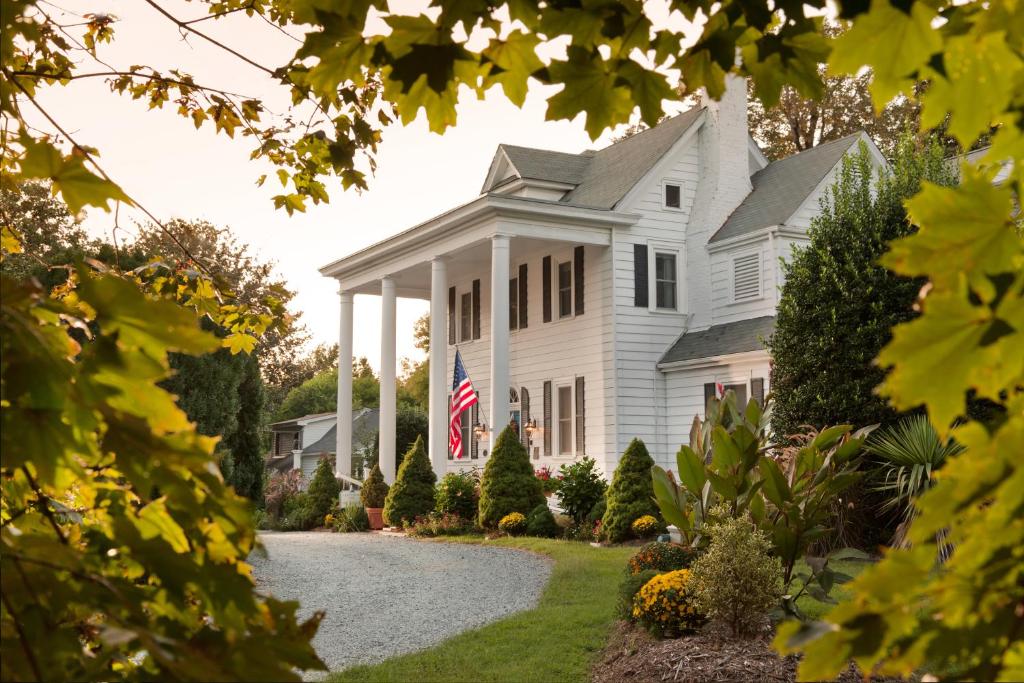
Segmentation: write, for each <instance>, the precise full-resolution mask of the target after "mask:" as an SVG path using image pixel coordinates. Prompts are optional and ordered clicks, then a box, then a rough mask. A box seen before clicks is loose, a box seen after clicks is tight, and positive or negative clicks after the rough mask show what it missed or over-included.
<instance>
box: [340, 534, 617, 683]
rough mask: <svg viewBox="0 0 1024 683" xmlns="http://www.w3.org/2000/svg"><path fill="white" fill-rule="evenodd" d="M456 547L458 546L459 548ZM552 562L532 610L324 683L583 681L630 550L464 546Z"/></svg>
mask: <svg viewBox="0 0 1024 683" xmlns="http://www.w3.org/2000/svg"><path fill="white" fill-rule="evenodd" d="M460 542H461V541H460ZM468 542H472V543H486V544H487V545H493V546H498V547H506V548H519V549H522V550H528V551H532V552H536V553H541V554H543V555H546V556H548V557H550V558H551V559H552V560H554V567H553V568H552V571H551V579H550V580H549V581H548V585H547V587H546V588H545V589H544V593H543V594H542V595H541V598H540V603H539V604H538V605H537V607H536V608H535V609H532V610H528V611H526V612H520V613H518V614H514V615H512V616H510V617H507V618H505V619H502V620H500V621H496V622H494V623H492V624H488V625H487V626H483V627H481V628H478V629H474V630H472V631H467V632H465V633H460V634H459V635H456V636H454V637H452V638H449V639H448V640H446V641H444V642H442V643H440V644H439V645H437V646H435V647H432V648H430V649H428V650H423V651H421V652H415V653H411V654H407V655H403V656H400V657H395V658H393V659H389V660H387V661H385V662H381V663H380V664H376V665H372V666H357V667H353V668H350V669H345V670H344V671H339V672H336V673H333V674H331V675H330V677H329V678H328V679H327V680H328V681H334V682H336V683H337V682H343V681H524V682H525V681H585V680H588V679H589V672H590V666H591V664H592V663H593V660H594V658H595V657H596V656H597V654H598V652H599V651H600V650H601V649H602V648H603V647H604V645H605V642H606V641H607V639H608V634H609V630H610V629H611V627H612V624H613V622H614V621H615V614H614V612H615V609H614V607H615V600H616V597H617V590H618V585H619V582H620V581H621V580H622V575H623V571H624V570H625V566H626V560H627V559H629V557H630V555H632V554H633V553H634V552H636V548H629V547H623V548H593V547H591V546H589V545H587V544H583V543H574V542H571V541H553V540H547V539H540V538H503V539H499V540H494V541H483V540H482V539H472V540H468Z"/></svg>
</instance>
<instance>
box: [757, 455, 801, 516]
mask: <svg viewBox="0 0 1024 683" xmlns="http://www.w3.org/2000/svg"><path fill="white" fill-rule="evenodd" d="M758 469H759V470H760V472H761V477H762V478H763V481H764V495H765V496H767V497H768V500H770V501H771V502H772V503H773V504H774V505H775V507H777V508H782V507H784V506H785V504H786V503H788V502H789V501H791V500H793V492H792V491H790V489H789V483H788V482H787V481H786V477H785V475H784V474H782V470H780V469H779V465H778V463H776V462H775V461H774V460H772V459H771V458H769V457H767V456H764V455H762V456H761V459H760V461H758Z"/></svg>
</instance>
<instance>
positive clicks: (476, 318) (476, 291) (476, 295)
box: [473, 280, 480, 339]
mask: <svg viewBox="0 0 1024 683" xmlns="http://www.w3.org/2000/svg"><path fill="white" fill-rule="evenodd" d="M479 338H480V281H479V280H473V339H479Z"/></svg>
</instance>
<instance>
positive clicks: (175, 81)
mask: <svg viewBox="0 0 1024 683" xmlns="http://www.w3.org/2000/svg"><path fill="white" fill-rule="evenodd" d="M10 73H11V74H12V75H14V76H22V77H29V78H38V79H50V78H52V79H54V80H61V81H77V80H80V79H82V78H100V77H103V76H131V77H132V78H144V79H146V80H150V81H157V82H158V83H167V84H169V85H180V86H184V87H186V88H194V89H196V90H206V91H209V92H215V93H217V94H218V95H224V96H225V97H240V98H242V99H246V100H254V99H256V98H255V97H250V96H248V95H243V94H242V93H237V92H232V91H230V90H221V89H220V88H214V87H212V86H209V85H201V84H199V83H195V82H190V81H183V80H181V79H180V78H170V77H167V76H160V75H159V74H147V73H143V72H141V71H119V70H117V69H112V70H111V71H91V72H89V73H84V74H71V73H68V74H51V73H46V72H40V71H12V72H10Z"/></svg>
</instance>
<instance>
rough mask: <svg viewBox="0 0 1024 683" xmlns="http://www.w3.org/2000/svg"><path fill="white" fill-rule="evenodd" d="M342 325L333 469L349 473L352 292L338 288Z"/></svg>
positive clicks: (347, 474)
mask: <svg viewBox="0 0 1024 683" xmlns="http://www.w3.org/2000/svg"><path fill="white" fill-rule="evenodd" d="M338 294H339V295H340V297H341V329H340V334H339V335H338V428H337V430H336V436H337V441H336V442H335V450H334V452H335V453H336V454H337V461H336V463H335V473H336V474H338V475H344V476H346V477H351V476H352V292H346V291H340V292H338Z"/></svg>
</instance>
